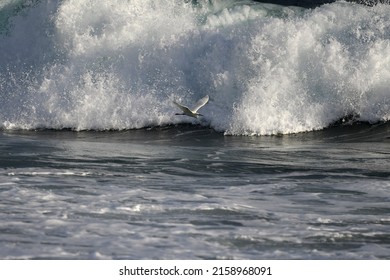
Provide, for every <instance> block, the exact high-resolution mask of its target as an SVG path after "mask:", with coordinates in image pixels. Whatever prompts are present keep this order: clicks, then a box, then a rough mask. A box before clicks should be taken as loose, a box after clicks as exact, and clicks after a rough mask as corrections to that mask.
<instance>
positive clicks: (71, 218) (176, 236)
mask: <svg viewBox="0 0 390 280" xmlns="http://www.w3.org/2000/svg"><path fill="white" fill-rule="evenodd" d="M389 135H390V126H389V124H388V123H385V124H378V125H364V124H362V125H353V126H340V127H335V128H330V129H326V130H323V131H318V132H310V133H304V134H296V135H284V136H263V137H239V136H224V135H223V134H220V133H216V132H215V131H214V130H212V129H209V128H205V127H198V126H187V125H182V126H171V127H160V128H153V129H149V130H148V129H143V130H128V131H119V132H118V131H116V132H109V131H108V132H72V131H51V130H42V131H0V248H1V250H0V258H2V259H9V258H10V259H15V258H16V259H19V258H23V259H24V258H28V259H30V258H32V259H36V258H38V259H40V258H43V259H51V258H54V259H63V258H65V259H68V258H70V259H111V258H113V259H214V258H218V259H235V258H248V259H262V258H267V259H268V258H269V259H308V258H310V259H311V258H314V259H322V258H327V259H328V258H329V259H346V258H347V259H389V258H390V218H389V214H390V207H389V205H390V204H389V202H390V195H389V190H390V180H389V178H390V171H389V170H390V168H389V167H390V159H389V158H390V149H389V147H390V138H389Z"/></svg>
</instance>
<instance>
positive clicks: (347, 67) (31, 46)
mask: <svg viewBox="0 0 390 280" xmlns="http://www.w3.org/2000/svg"><path fill="white" fill-rule="evenodd" d="M189 2H191V1H189ZM199 2H201V4H200V5H198V6H193V5H192V4H191V3H185V1H179V0H176V1H171V0H160V1H152V0H130V1H121V0H113V1H84V0H67V1H60V0H51V1H50V0H42V1H7V3H8V5H4V6H0V13H2V14H0V18H1V21H0V24H2V25H3V26H2V27H1V28H0V32H1V34H0V36H1V40H0V96H1V97H0V98H1V103H0V127H1V128H3V129H35V128H54V129H61V128H73V129H76V130H85V129H87V130H89V129H96V130H106V129H114V130H121V129H133V128H143V127H148V126H157V125H166V124H172V123H180V122H183V121H184V122H188V121H193V122H198V120H189V119H187V118H183V117H178V116H175V115H174V113H175V112H176V108H175V107H174V106H173V105H172V102H171V100H173V99H175V100H179V101H181V102H183V103H188V104H190V103H192V102H194V101H196V100H197V99H198V98H200V97H202V96H204V95H206V94H209V95H210V97H211V102H210V103H209V104H208V105H207V106H205V107H204V108H202V110H201V113H202V114H204V115H205V118H204V119H203V120H201V121H200V122H201V123H202V124H208V125H210V126H211V127H212V128H214V129H216V130H218V131H223V132H225V133H227V134H244V135H248V134H249V135H252V134H258V135H263V134H278V133H283V134H285V133H295V132H303V131H311V130H317V129H321V128H324V127H326V126H329V125H330V124H332V123H333V122H335V121H337V120H339V119H341V118H343V117H344V116H347V115H351V114H353V115H356V118H357V120H360V121H368V122H378V121H388V120H389V119H390V98H389V97H390V93H389V88H390V6H387V5H378V6H375V7H367V6H363V5H358V4H352V3H344V2H339V3H333V4H329V5H324V6H321V7H319V8H317V9H314V10H305V9H301V8H292V7H282V6H277V5H269V4H259V3H256V4H255V3H253V2H251V1H222V0H218V1H211V2H212V3H211V4H206V3H209V2H210V1H199ZM9 3H11V4H9ZM21 3H22V4H21ZM10 5H11V6H10ZM12 5H15V7H17V8H15V9H13V8H12ZM10 7H11V8H10ZM4 11H6V13H5V12H4ZM10 11H11V12H10ZM4 18H5V19H4Z"/></svg>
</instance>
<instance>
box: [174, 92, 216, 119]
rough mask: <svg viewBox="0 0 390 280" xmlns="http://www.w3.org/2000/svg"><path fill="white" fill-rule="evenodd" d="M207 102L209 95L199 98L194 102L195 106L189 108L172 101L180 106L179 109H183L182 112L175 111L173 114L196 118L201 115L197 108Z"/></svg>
mask: <svg viewBox="0 0 390 280" xmlns="http://www.w3.org/2000/svg"><path fill="white" fill-rule="evenodd" d="M207 102H209V96H208V95H206V96H205V97H203V98H201V99H199V100H198V102H196V104H195V106H194V107H193V108H192V109H190V108H188V107H187V106H184V105H181V104H179V103H177V102H176V101H173V103H174V104H175V105H176V106H177V107H179V108H180V110H182V111H183V113H176V114H175V115H185V116H189V117H193V118H198V117H199V116H203V115H202V114H199V113H198V110H199V109H200V108H202V107H203V106H204V105H206V103H207Z"/></svg>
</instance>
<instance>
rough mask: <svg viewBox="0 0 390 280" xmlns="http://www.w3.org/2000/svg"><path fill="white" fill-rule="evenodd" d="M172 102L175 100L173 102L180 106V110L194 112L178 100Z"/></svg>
mask: <svg viewBox="0 0 390 280" xmlns="http://www.w3.org/2000/svg"><path fill="white" fill-rule="evenodd" d="M172 102H173V104H175V105H176V106H177V107H179V108H180V110H182V111H183V113H190V114H191V113H192V112H191V110H190V109H189V108H188V107H187V106H184V105H181V104H179V103H177V102H176V101H172Z"/></svg>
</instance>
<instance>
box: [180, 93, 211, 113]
mask: <svg viewBox="0 0 390 280" xmlns="http://www.w3.org/2000/svg"><path fill="white" fill-rule="evenodd" d="M207 102H209V96H208V95H206V96H205V97H203V98H201V99H199V100H198V102H196V104H195V105H194V107H193V108H192V110H191V111H192V112H194V113H196V112H197V111H198V110H199V109H200V108H202V107H203V106H204V105H206V103H207ZM176 105H178V104H176ZM187 109H188V108H187ZM182 110H183V109H182Z"/></svg>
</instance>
